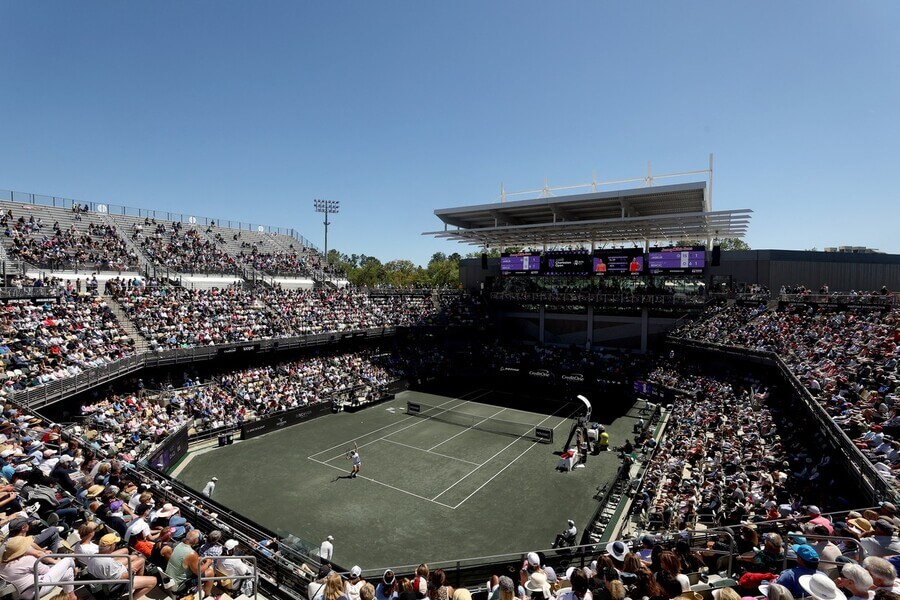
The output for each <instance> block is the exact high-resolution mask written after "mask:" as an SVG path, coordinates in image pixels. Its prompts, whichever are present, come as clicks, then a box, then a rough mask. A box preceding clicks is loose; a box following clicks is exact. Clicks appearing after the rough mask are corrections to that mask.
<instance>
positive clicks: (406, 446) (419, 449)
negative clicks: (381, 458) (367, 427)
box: [382, 438, 478, 465]
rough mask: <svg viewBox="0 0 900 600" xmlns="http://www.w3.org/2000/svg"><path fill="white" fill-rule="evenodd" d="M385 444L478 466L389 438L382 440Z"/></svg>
mask: <svg viewBox="0 0 900 600" xmlns="http://www.w3.org/2000/svg"><path fill="white" fill-rule="evenodd" d="M382 440H383V441H385V442H390V443H392V444H397V445H398V446H403V447H404V448H411V449H412V450H418V451H419V452H424V453H425V454H434V455H435V456H441V457H443V458H449V459H450V460H455V461H459V462H464V463H466V464H470V465H477V464H478V463H477V462H472V461H471V460H463V459H462V458H456V457H455V456H450V455H449V454H441V453H440V452H432V451H431V450H425V449H424V448H419V447H418V446H410V445H409V444H402V443H400V442H395V441H394V440H389V439H388V438H382Z"/></svg>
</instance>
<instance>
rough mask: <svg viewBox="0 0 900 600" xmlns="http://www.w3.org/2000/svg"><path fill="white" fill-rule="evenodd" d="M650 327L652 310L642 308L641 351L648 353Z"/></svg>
mask: <svg viewBox="0 0 900 600" xmlns="http://www.w3.org/2000/svg"><path fill="white" fill-rule="evenodd" d="M649 329H650V311H648V310H647V309H646V308H642V309H641V353H642V354H646V353H647V332H648V330H649Z"/></svg>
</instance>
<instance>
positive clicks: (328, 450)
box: [307, 390, 490, 460]
mask: <svg viewBox="0 0 900 600" xmlns="http://www.w3.org/2000/svg"><path fill="white" fill-rule="evenodd" d="M476 392H478V390H475V391H474V392H469V393H470V394H474V393H476ZM489 393H490V390H488V391H486V392H483V393H481V394H479V395H478V396H475V398H472V399H471V400H466V401H465V402H463V404H465V403H467V402H471V401H472V400H475V399H477V398H481V397H483V396H485V395H487V394H489ZM468 395H469V394H463V395H462V396H460V397H458V398H451V399H450V400H447V401H446V402H443V403H441V404H438V406H437V407H438V408H440V407H441V406H444V405H445V404H450V403H451V402H455V401H457V400H462V398H463V397H464V396H468ZM459 406H462V404H460V405H459ZM447 410H451V409H447ZM417 418H418V417H406V418H405V419H401V420H400V421H397V422H396V423H390V424H388V425H385V426H384V427H379V428H378V429H373V430H372V431H369V432H367V433H364V434H363V435H361V436H359V437H367V436H369V435H372V434H373V433H377V432H379V431H381V430H382V429H388V428H389V427H395V426H397V425H399V424H400V423H405V422H406V421H409V420H411V419H417ZM404 429H406V428H405V427H404ZM398 431H403V430H402V429H400V430H398ZM357 439H359V438H354V439H352V440H348V441H346V442H342V443H340V444H335V445H334V446H332V447H330V448H326V449H324V450H321V451H319V452H316V453H315V454H310V455H309V456H307V458H309V459H310V460H316V459H314V458H313V457H314V456H319V455H320V454H325V453H326V452H330V451H332V450H334V449H335V448H346V447H347V444H350V443H353V442H355V441H356V440H357ZM380 439H381V438H378V440H380ZM378 440H372V441H371V442H367V443H365V444H363V446H368V445H369V444H374V443H375V442H377V441H378ZM361 447H362V446H360V448H361ZM341 456H343V454H339V455H338V456H335V457H333V458H329V459H328V460H334V459H335V458H340V457H341Z"/></svg>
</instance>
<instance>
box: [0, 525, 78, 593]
mask: <svg viewBox="0 0 900 600" xmlns="http://www.w3.org/2000/svg"><path fill="white" fill-rule="evenodd" d="M43 555H44V552H42V551H41V550H38V549H35V548H34V540H33V539H32V538H31V536H16V537H11V538H9V539H8V540H7V541H6V547H5V548H4V550H3V556H2V562H0V577H2V578H3V579H4V580H5V581H7V582H8V583H11V584H12V585H14V586H15V588H16V591H18V592H19V595H20V596H21V598H22V599H23V600H31V598H33V597H34V595H35V594H34V592H35V590H34V571H35V568H37V572H38V582H39V583H43V582H45V581H52V582H55V583H59V582H74V581H75V561H74V560H73V559H71V558H61V559H56V560H53V559H45V560H42V561H40V562H38V560H37V559H38V558H40V557H41V556H43ZM36 562H38V564H37V566H36V567H35V563H36ZM62 588H63V591H64V592H65V593H66V594H68V598H69V600H76V597H75V593H74V592H75V587H74V585H72V583H67V584H64V585H63V586H62ZM42 589H47V588H42Z"/></svg>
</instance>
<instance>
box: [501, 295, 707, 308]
mask: <svg viewBox="0 0 900 600" xmlns="http://www.w3.org/2000/svg"><path fill="white" fill-rule="evenodd" d="M491 299H492V300H494V301H517V302H582V303H590V304H614V305H621V306H624V307H628V306H649V305H657V306H658V305H664V306H685V305H687V306H698V307H702V306H703V305H704V304H705V303H706V298H705V297H704V296H684V295H677V294H604V293H596V292H491Z"/></svg>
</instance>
